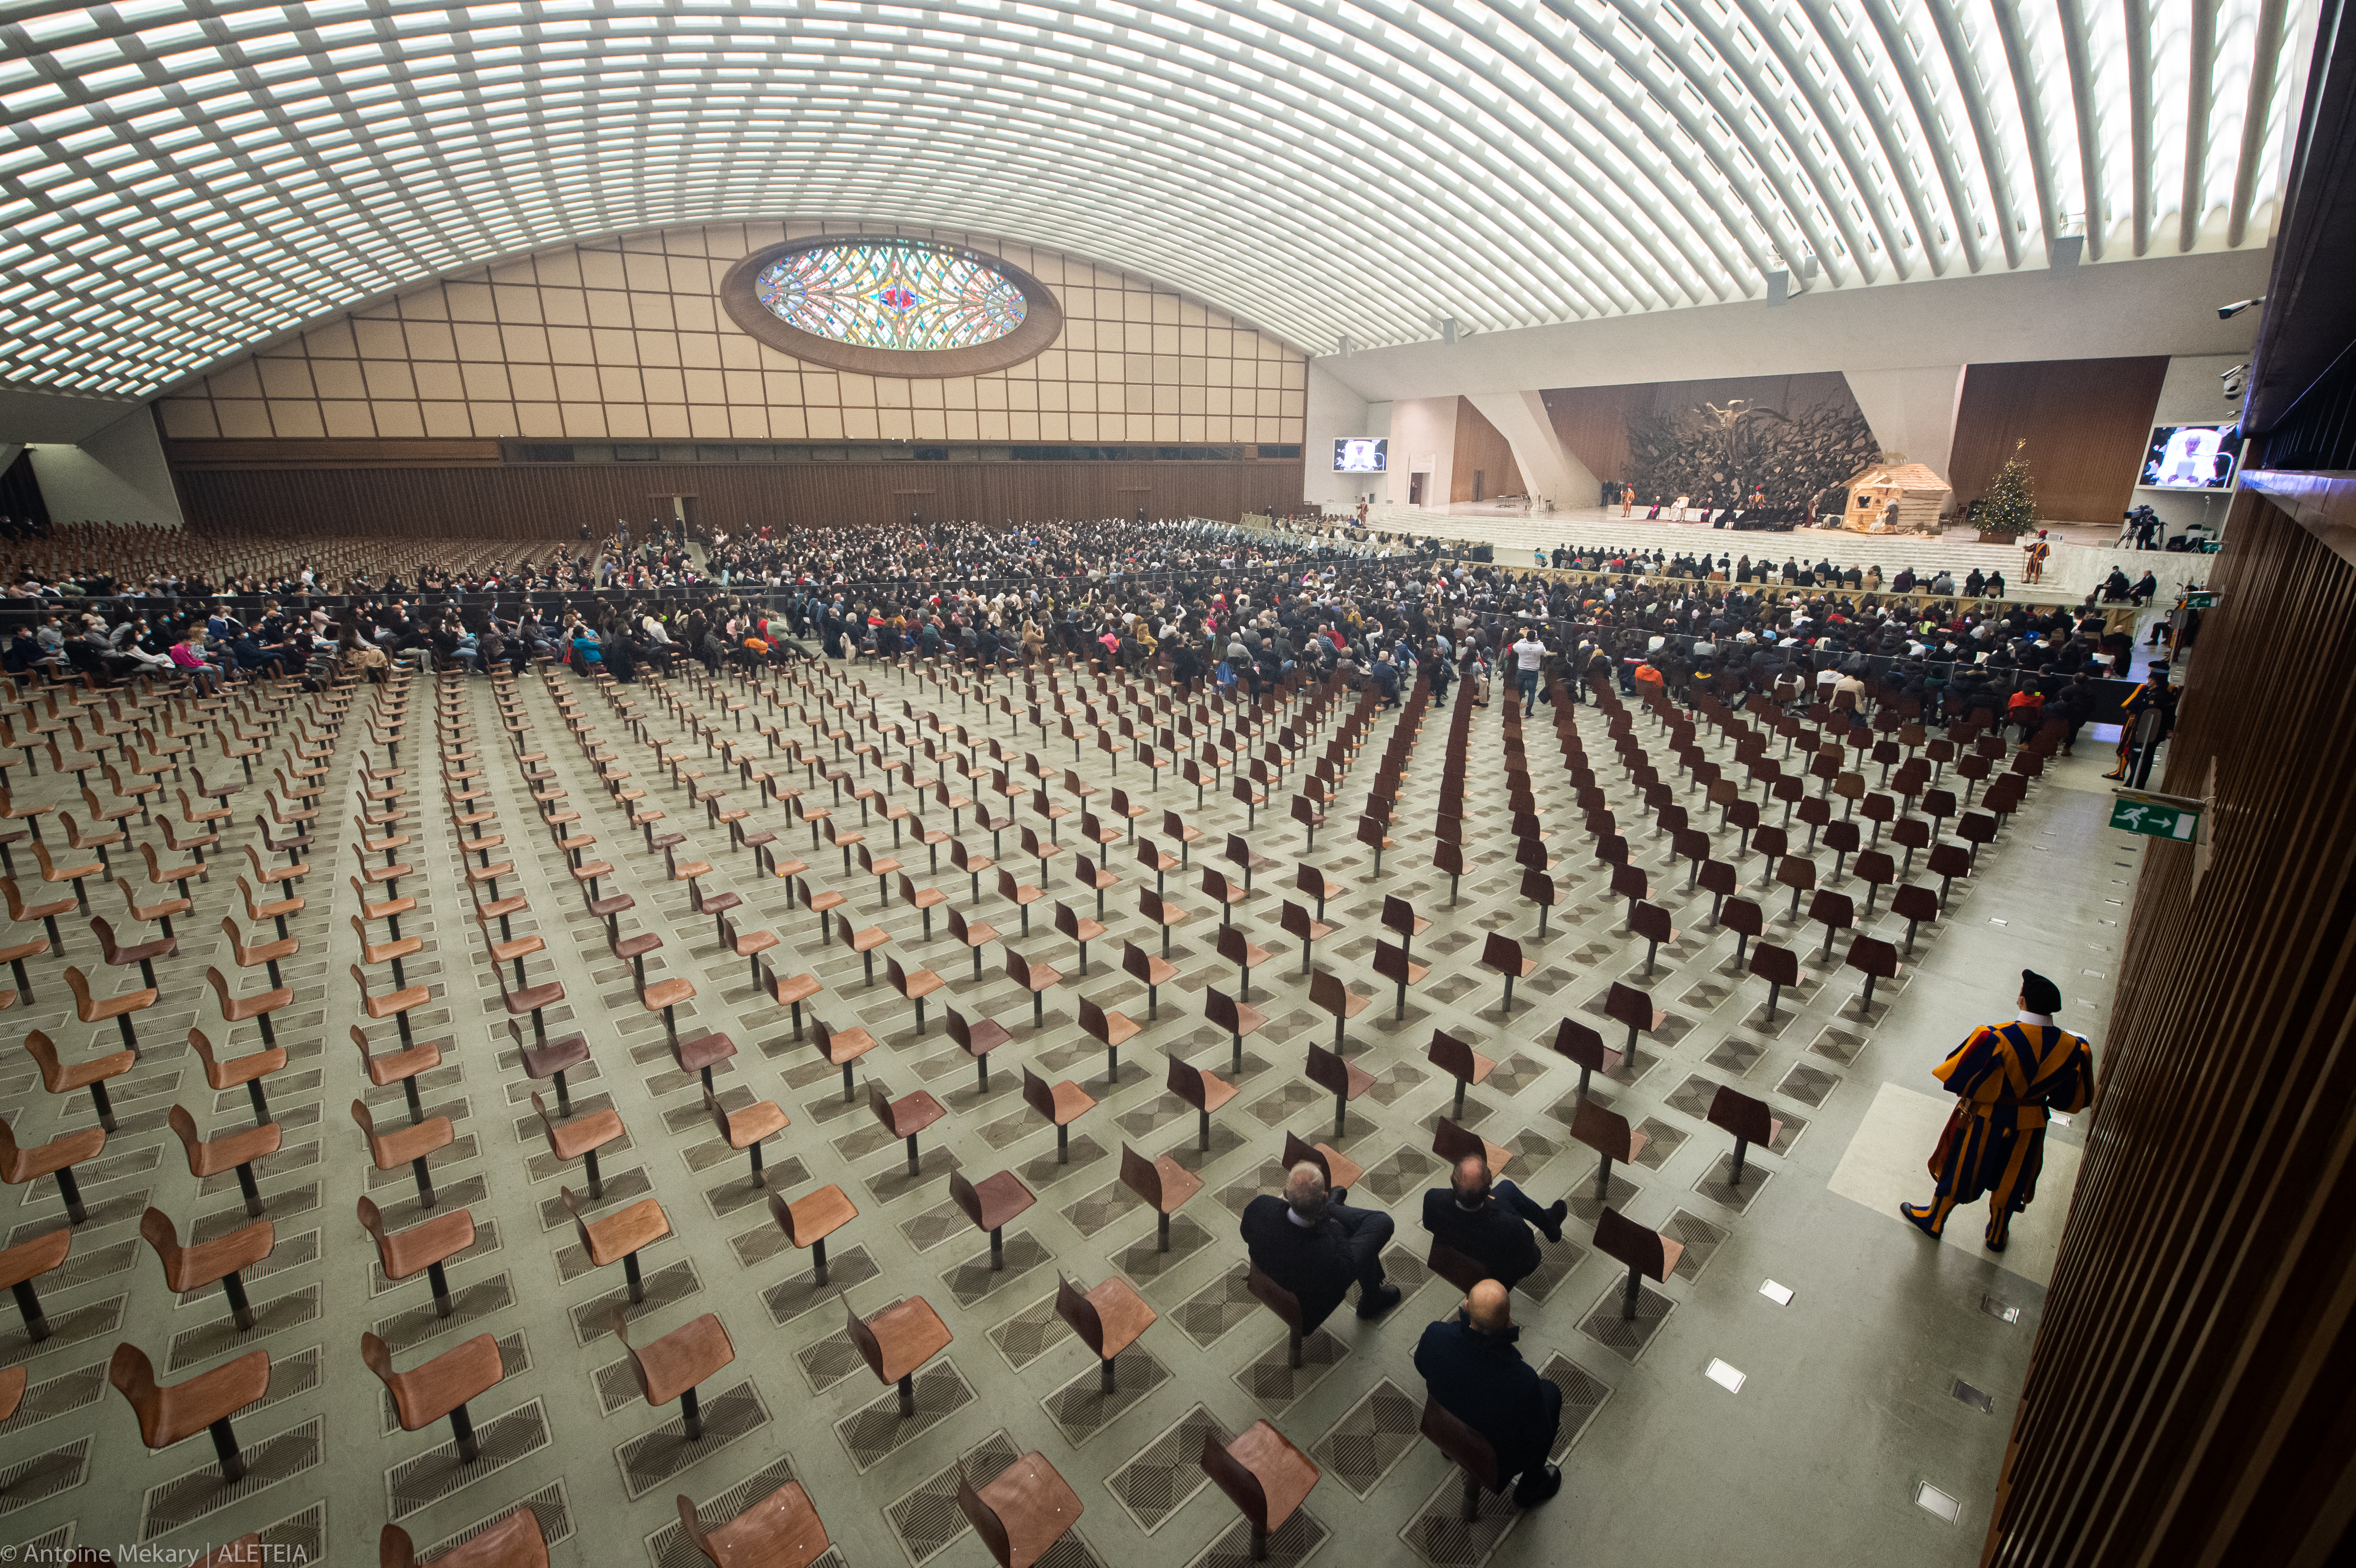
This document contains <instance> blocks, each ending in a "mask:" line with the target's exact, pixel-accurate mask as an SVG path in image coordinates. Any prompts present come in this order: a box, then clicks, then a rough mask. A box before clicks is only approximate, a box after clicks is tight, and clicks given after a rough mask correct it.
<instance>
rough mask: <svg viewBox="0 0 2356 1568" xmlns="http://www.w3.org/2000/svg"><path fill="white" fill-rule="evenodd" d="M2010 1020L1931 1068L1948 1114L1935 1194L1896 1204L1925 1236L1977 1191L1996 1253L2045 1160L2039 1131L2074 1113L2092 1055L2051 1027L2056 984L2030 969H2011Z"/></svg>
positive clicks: (1934, 1159)
mask: <svg viewBox="0 0 2356 1568" xmlns="http://www.w3.org/2000/svg"><path fill="white" fill-rule="evenodd" d="M2019 1009H2020V1012H2019V1017H2018V1018H2017V1019H2014V1020H2013V1021H2012V1022H2010V1023H2005V1024H1982V1025H1981V1026H1980V1027H1979V1028H1977V1029H1974V1030H1973V1031H1972V1032H1971V1034H1970V1036H1969V1038H1967V1039H1966V1040H1965V1041H1964V1043H1963V1044H1961V1045H1959V1046H1957V1047H1956V1048H1955V1050H1954V1054H1952V1055H1950V1056H1949V1057H1948V1058H1947V1060H1946V1061H1943V1062H1941V1063H1940V1064H1939V1065H1938V1066H1937V1067H1935V1068H1933V1069H1932V1072H1933V1074H1934V1075H1935V1076H1936V1077H1937V1078H1938V1079H1939V1081H1940V1082H1941V1083H1944V1084H1945V1085H1946V1086H1947V1092H1948V1093H1951V1094H1953V1095H1954V1096H1955V1109H1954V1114H1953V1115H1950V1116H1949V1117H1948V1118H1947V1125H1946V1128H1945V1130H1944V1131H1943V1132H1942V1133H1940V1135H1939V1145H1938V1147H1937V1148H1936V1149H1934V1150H1933V1152H1932V1155H1931V1160H1930V1170H1931V1174H1932V1176H1933V1177H1934V1178H1935V1179H1937V1182H1938V1187H1937V1189H1936V1190H1935V1191H1934V1192H1933V1194H1932V1198H1931V1201H1929V1202H1928V1203H1901V1204H1900V1205H1899V1206H1898V1211H1899V1213H1900V1214H1901V1215H1902V1216H1904V1217H1905V1219H1906V1221H1907V1222H1908V1223H1910V1224H1912V1226H1913V1227H1914V1228H1915V1229H1916V1230H1918V1231H1921V1232H1922V1233H1923V1234H1924V1235H1926V1236H1935V1235H1937V1234H1939V1232H1941V1231H1942V1230H1943V1229H1944V1227H1945V1225H1946V1222H1947V1216H1948V1214H1949V1213H1950V1212H1952V1211H1954V1207H1955V1205H1956V1204H1958V1203H1969V1202H1971V1201H1972V1200H1974V1199H1976V1198H1978V1197H1980V1196H1981V1195H1982V1194H1984V1193H1985V1194H1986V1195H1987V1200H1988V1222H1987V1238H1986V1239H1987V1247H1988V1250H1989V1251H1990V1252H1997V1253H2000V1252H2002V1251H2004V1248H2005V1242H2006V1239H2007V1233H2008V1229H2009V1227H2010V1226H2011V1223H2012V1217H2013V1216H2014V1215H2015V1214H2017V1213H2019V1212H2020V1211H2022V1210H2023V1209H2026V1208H2028V1207H2029V1200H2031V1199H2033V1198H2035V1197H2036V1196H2037V1176H2038V1172H2039V1170H2040V1168H2042V1167H2043V1165H2044V1163H2045V1125H2046V1121H2047V1119H2048V1117H2049V1115H2050V1114H2051V1113H2052V1112H2055V1111H2061V1112H2065V1113H2068V1112H2077V1111H2083V1110H2084V1109H2085V1108H2086V1105H2087V1104H2088V1102H2089V1101H2090V1100H2092V1099H2093V1097H2094V1051H2093V1050H2092V1048H2090V1047H2089V1046H2088V1045H2087V1043H2086V1041H2085V1040H2083V1038H2082V1037H2080V1036H2078V1035H2074V1034H2072V1033H2071V1032H2070V1031H2069V1030H2068V1029H2063V1028H2062V1027H2061V1025H2059V1024H2057V1023H2055V1022H2054V1021H2053V1015H2054V1014H2056V1013H2058V1012H2060V1011H2061V987H2058V986H2056V985H2054V983H2053V982H2052V981H2051V980H2049V979H2047V978H2046V977H2045V976H2042V975H2040V974H2038V973H2037V972H2036V971H2035V970H2033V969H2023V970H2022V971H2021V972H2020V996H2019Z"/></svg>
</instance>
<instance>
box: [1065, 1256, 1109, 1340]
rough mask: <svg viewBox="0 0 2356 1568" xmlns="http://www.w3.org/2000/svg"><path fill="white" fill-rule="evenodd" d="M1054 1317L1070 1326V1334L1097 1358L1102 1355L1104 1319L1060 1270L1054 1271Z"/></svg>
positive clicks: (1094, 1305)
mask: <svg viewBox="0 0 2356 1568" xmlns="http://www.w3.org/2000/svg"><path fill="white" fill-rule="evenodd" d="M1055 1315H1056V1316H1057V1317H1061V1318H1062V1319H1063V1320H1064V1321H1065V1322H1066V1323H1068V1324H1070V1325H1071V1326H1072V1332H1073V1333H1075V1334H1077V1335H1078V1336H1079V1337H1080V1343H1082V1344H1083V1345H1086V1346H1087V1348H1088V1349H1090V1350H1093V1351H1094V1352H1096V1354H1097V1355H1098V1357H1099V1358H1101V1357H1102V1356H1103V1355H1104V1318H1103V1317H1102V1316H1101V1315H1100V1314H1099V1313H1098V1311H1097V1307H1096V1303H1095V1302H1093V1301H1090V1300H1089V1299H1088V1298H1087V1296H1084V1295H1082V1294H1081V1292H1080V1288H1079V1287H1078V1286H1077V1285H1074V1284H1073V1283H1072V1282H1071V1281H1070V1280H1068V1279H1066V1278H1065V1277H1064V1271H1063V1270H1062V1269H1057V1270H1056V1271H1055Z"/></svg>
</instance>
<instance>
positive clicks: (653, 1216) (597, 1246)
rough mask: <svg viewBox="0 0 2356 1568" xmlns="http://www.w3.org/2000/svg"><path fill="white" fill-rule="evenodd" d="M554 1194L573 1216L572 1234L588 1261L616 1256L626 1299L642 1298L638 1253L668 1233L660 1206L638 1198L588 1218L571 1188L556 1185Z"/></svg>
mask: <svg viewBox="0 0 2356 1568" xmlns="http://www.w3.org/2000/svg"><path fill="white" fill-rule="evenodd" d="M556 1195H557V1197H558V1199H559V1200H562V1202H563V1204H564V1208H565V1211H566V1212H567V1213H569V1214H571V1215H572V1216H573V1233H574V1235H575V1236H576V1237H578V1238H579V1240H580V1243H581V1250H582V1251H583V1252H584V1253H587V1254H588V1256H589V1261H590V1262H591V1263H592V1264H595V1265H596V1266H597V1267H599V1268H604V1267H605V1266H606V1265H607V1264H611V1263H612V1262H614V1260H615V1259H616V1258H619V1259H620V1260H621V1263H622V1277H623V1279H624V1280H625V1281H626V1283H627V1285H628V1289H629V1296H630V1300H631V1301H632V1302H633V1303H637V1302H641V1301H644V1300H645V1299H646V1298H647V1287H646V1281H645V1279H644V1278H643V1277H642V1276H641V1275H640V1274H639V1272H638V1253H641V1252H643V1251H645V1250H646V1249H647V1248H648V1247H650V1246H652V1245H654V1244H655V1243H657V1242H659V1241H661V1240H662V1239H663V1238H664V1237H665V1236H668V1235H669V1234H670V1217H669V1215H667V1214H665V1213H664V1212H663V1209H662V1205H661V1204H660V1203H659V1202H657V1201H656V1200H654V1199H651V1198H641V1199H640V1200H637V1202H636V1203H633V1204H631V1205H630V1206H629V1207H628V1208H626V1209H621V1210H616V1211H615V1212H613V1213H611V1214H607V1215H605V1217H604V1218H602V1219H598V1220H592V1219H590V1218H588V1217H587V1216H586V1215H585V1214H584V1213H583V1212H582V1206H581V1200H580V1199H578V1198H575V1197H574V1196H573V1189H571V1188H570V1187H560V1188H558V1189H556Z"/></svg>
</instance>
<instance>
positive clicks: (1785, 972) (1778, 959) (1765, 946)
mask: <svg viewBox="0 0 2356 1568" xmlns="http://www.w3.org/2000/svg"><path fill="white" fill-rule="evenodd" d="M1751 973H1752V974H1753V975H1756V976H1759V977H1760V978H1761V979H1762V980H1764V981H1767V982H1768V983H1769V984H1770V985H1775V986H1796V985H1798V984H1799V983H1800V955H1798V954H1796V953H1794V952H1793V951H1792V950H1791V949H1790V948H1788V947H1778V946H1776V945H1775V944H1772V943H1769V942H1762V943H1758V944H1754V945H1753V946H1752V947H1751Z"/></svg>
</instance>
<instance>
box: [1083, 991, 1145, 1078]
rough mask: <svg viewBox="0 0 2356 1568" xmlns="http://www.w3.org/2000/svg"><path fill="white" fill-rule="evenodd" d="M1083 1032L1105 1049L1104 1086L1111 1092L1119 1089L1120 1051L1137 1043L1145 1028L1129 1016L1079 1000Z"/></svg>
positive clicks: (1088, 1001) (1084, 999)
mask: <svg viewBox="0 0 2356 1568" xmlns="http://www.w3.org/2000/svg"><path fill="white" fill-rule="evenodd" d="M1079 1008H1080V1032H1081V1033H1082V1034H1085V1035H1087V1037H1088V1038H1089V1039H1090V1040H1095V1041H1096V1042H1097V1043H1098V1044H1099V1045H1101V1046H1103V1047H1104V1048H1105V1084H1106V1086H1107V1088H1108V1089H1115V1088H1119V1085H1120V1048H1121V1046H1122V1044H1123V1043H1124V1042H1126V1041H1128V1040H1131V1039H1134V1038H1135V1037H1136V1035H1137V1033H1138V1031H1139V1030H1140V1029H1142V1028H1143V1027H1144V1026H1143V1025H1141V1024H1140V1023H1138V1022H1137V1021H1136V1020H1135V1019H1131V1018H1130V1016H1129V1015H1128V1014H1126V1013H1122V1012H1118V1011H1110V1012H1108V1011H1107V1010H1106V1009H1105V1008H1100V1007H1098V1006H1097V1005H1096V1004H1095V1003H1094V1002H1092V1001H1090V1000H1088V999H1087V997H1081V998H1080V999H1079Z"/></svg>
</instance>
